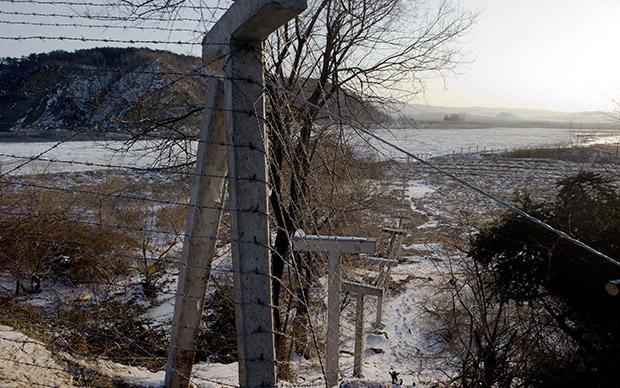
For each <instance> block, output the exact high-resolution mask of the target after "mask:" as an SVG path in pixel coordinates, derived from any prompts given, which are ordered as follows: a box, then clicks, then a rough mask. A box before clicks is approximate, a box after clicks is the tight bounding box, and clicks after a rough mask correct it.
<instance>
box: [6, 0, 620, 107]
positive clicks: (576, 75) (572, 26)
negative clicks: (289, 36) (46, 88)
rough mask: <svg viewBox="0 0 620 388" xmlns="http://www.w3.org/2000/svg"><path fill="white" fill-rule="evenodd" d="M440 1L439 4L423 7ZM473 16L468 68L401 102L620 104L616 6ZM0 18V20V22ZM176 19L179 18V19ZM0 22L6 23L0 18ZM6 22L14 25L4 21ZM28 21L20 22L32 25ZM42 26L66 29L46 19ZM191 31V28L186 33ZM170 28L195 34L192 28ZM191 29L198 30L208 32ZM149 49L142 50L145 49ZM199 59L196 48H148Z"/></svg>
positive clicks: (522, 4) (565, 4) (619, 8)
mask: <svg viewBox="0 0 620 388" xmlns="http://www.w3.org/2000/svg"><path fill="white" fill-rule="evenodd" d="M430 1H439V0H430ZM455 3H458V4H460V5H461V6H462V8H464V9H466V10H471V11H474V12H479V19H478V21H477V23H476V24H475V25H474V27H473V29H472V30H471V31H470V32H469V33H468V34H467V36H466V37H465V39H462V41H461V42H460V47H461V48H462V50H463V52H464V53H465V54H466V55H465V56H466V58H467V59H468V60H469V62H468V63H466V64H463V65H461V66H459V68H458V74H448V75H447V76H446V78H445V79H441V78H439V77H435V78H433V79H428V80H427V87H426V90H425V93H424V95H420V96H419V97H417V98H416V99H415V100H411V101H408V102H411V103H417V104H429V105H436V106H447V107H491V108H494V107H497V108H499V107H502V108H523V109H541V110H553V111H560V112H578V111H592V110H614V109H615V108H617V107H614V104H613V100H614V99H615V98H616V96H620V72H618V71H617V69H618V68H619V67H620V52H618V51H617V50H614V49H613V48H612V47H613V46H612V45H611V43H612V42H613V41H611V38H612V37H613V36H619V35H620V23H617V20H616V19H617V15H620V1H617V0H597V1H596V2H584V1H582V0H546V1H544V2H541V1H535V0H523V1H519V2H515V1H510V0H460V1H457V2H455ZM5 5H6V7H5V8H6V9H7V10H10V11H21V12H35V11H36V12H48V13H50V12H54V11H56V12H57V11H58V10H57V8H55V7H54V6H40V7H36V9H34V7H32V6H30V7H29V6H28V5H24V4H6V3H5ZM3 16H4V15H3ZM182 16H183V15H182ZM3 18H4V19H9V18H7V17H3ZM11 19H13V18H11ZM40 19H41V18H39V19H37V18H34V17H25V16H24V17H21V20H29V21H36V20H40ZM45 21H46V22H50V21H51V22H69V23H71V22H72V21H71V20H66V19H65V20H56V19H50V18H45ZM190 24H191V25H190ZM174 26H175V27H184V28H196V27H197V26H196V23H189V24H187V25H183V24H182V23H179V22H177V23H175V24H174ZM207 28H208V26H204V28H198V29H199V30H202V29H207ZM100 31H101V30H93V29H85V28H68V29H65V30H63V31H62V32H63V33H65V35H70V36H86V37H96V36H97V33H98V32H100ZM103 31H105V34H106V37H110V38H112V39H122V38H124V39H127V33H126V32H125V31H123V30H103ZM36 32H37V34H36V35H50V36H53V35H59V31H58V28H39V27H37V29H36ZM0 35H2V36H28V35H33V34H32V28H29V27H28V26H19V25H7V24H0ZM188 38H194V39H195V40H196V41H197V42H198V41H199V38H197V37H196V36H192V35H191V33H179V32H177V33H172V32H165V31H159V32H153V31H132V34H131V37H130V39H136V40H140V39H144V40H152V39H161V40H180V39H184V40H187V39H188ZM101 45H106V46H122V45H119V44H94V43H85V42H67V41H57V40H54V41H38V40H34V41H3V44H2V47H0V57H7V56H10V57H16V56H23V55H28V54H30V53H32V52H49V51H52V50H58V49H64V50H69V51H73V50H75V49H80V48H89V47H95V46H101ZM147 46H148V45H147ZM150 47H151V48H159V49H167V50H171V51H175V52H177V53H183V54H192V55H198V54H199V52H200V47H199V46H175V45H158V46H153V45H150Z"/></svg>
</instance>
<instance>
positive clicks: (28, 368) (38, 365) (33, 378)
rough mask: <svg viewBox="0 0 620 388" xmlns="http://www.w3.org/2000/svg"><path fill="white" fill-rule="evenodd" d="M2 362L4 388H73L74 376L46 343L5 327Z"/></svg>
mask: <svg viewBox="0 0 620 388" xmlns="http://www.w3.org/2000/svg"><path fill="white" fill-rule="evenodd" d="M0 360H1V362H0V385H1V386H2V387H30V386H37V385H41V384H43V383H44V384H45V385H44V386H50V387H53V386H58V387H61V386H70V385H72V376H71V375H70V374H69V373H68V372H67V371H66V370H65V368H64V367H63V365H61V363H60V362H58V361H57V360H56V358H55V357H54V355H53V354H52V353H51V352H50V351H49V350H48V349H47V348H46V347H45V345H44V344H43V343H41V342H39V341H36V340H34V339H32V338H30V337H28V336H26V335H24V334H22V333H20V332H17V331H15V330H13V328H11V327H8V326H1V325H0Z"/></svg>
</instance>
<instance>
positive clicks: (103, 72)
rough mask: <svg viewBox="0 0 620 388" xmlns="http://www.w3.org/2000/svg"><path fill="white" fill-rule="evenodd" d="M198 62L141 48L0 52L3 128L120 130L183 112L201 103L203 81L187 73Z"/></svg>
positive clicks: (0, 127) (197, 68)
mask: <svg viewBox="0 0 620 388" xmlns="http://www.w3.org/2000/svg"><path fill="white" fill-rule="evenodd" d="M200 66H201V61H200V58H195V57H189V56H183V55H177V54H173V53H170V52H166V51H154V50H150V49H143V48H95V49H89V50H79V51H75V52H73V53H68V52H64V51H55V52H51V53H48V54H31V55H29V56H27V57H23V58H19V59H15V58H3V59H1V60H0V131H13V132H51V131H60V130H79V131H85V132H124V131H127V130H130V129H135V128H140V127H144V126H145V125H148V123H153V122H155V121H157V120H158V119H159V118H166V117H174V116H179V115H183V114H186V113H187V112H191V111H192V109H195V108H196V107H197V106H199V105H200V103H201V96H202V94H203V93H204V90H205V86H206V79H205V77H201V76H194V75H191V76H188V75H187V74H188V73H191V74H196V75H198V74H200V70H201V68H200ZM154 107H157V109H154ZM197 119H198V118H197V117H192V118H191V120H186V121H185V122H184V123H182V124H180V125H181V126H180V127H179V128H177V129H179V130H183V127H184V126H187V125H188V124H189V123H190V122H191V121H192V120H193V121H195V120H197Z"/></svg>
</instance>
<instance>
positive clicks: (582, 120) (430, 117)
mask: <svg viewBox="0 0 620 388" xmlns="http://www.w3.org/2000/svg"><path fill="white" fill-rule="evenodd" d="M399 114H400V115H401V116H404V117H407V118H409V119H413V120H418V121H442V120H443V119H444V118H445V117H446V115H451V114H452V115H453V114H459V115H461V116H462V117H465V118H466V121H467V122H468V123H481V124H491V125H492V124H496V125H505V124H517V125H522V126H528V125H544V124H554V125H560V126H567V125H571V126H573V127H574V126H578V127H583V128H600V127H606V126H614V125H617V120H615V119H614V118H612V117H611V116H610V115H609V114H608V113H607V112H602V111H586V112H557V111H548V110H542V109H513V108H486V107H446V106H432V105H423V104H403V105H402V106H401V107H400V111H399Z"/></svg>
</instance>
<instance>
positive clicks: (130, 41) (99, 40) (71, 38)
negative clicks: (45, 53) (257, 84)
mask: <svg viewBox="0 0 620 388" xmlns="http://www.w3.org/2000/svg"><path fill="white" fill-rule="evenodd" d="M0 40H16V41H22V40H59V41H80V42H96V43H127V44H173V45H188V46H201V45H203V43H198V42H187V41H182V40H178V41H171V40H140V39H136V40H134V39H111V38H86V37H76V36H43V35H39V36H0ZM208 44H215V45H217V44H219V45H224V44H225V43H208Z"/></svg>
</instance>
